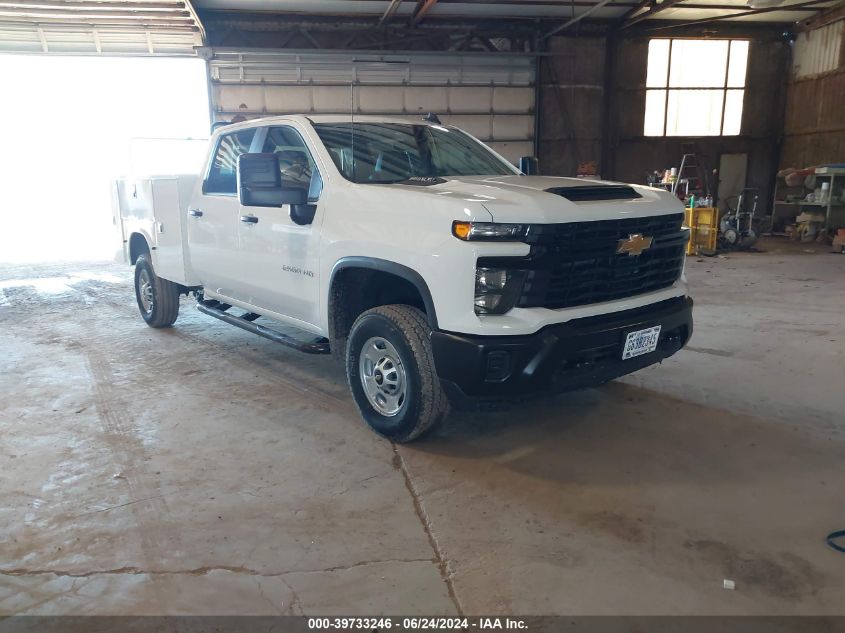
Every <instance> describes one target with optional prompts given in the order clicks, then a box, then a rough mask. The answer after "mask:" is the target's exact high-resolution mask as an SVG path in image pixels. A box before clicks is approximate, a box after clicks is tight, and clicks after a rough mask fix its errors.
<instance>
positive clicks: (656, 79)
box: [645, 40, 670, 88]
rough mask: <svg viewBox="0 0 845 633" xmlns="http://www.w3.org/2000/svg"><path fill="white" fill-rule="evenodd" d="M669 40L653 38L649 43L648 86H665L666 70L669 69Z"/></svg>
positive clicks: (646, 81)
mask: <svg viewBox="0 0 845 633" xmlns="http://www.w3.org/2000/svg"><path fill="white" fill-rule="evenodd" d="M669 41H670V40H651V41H650V42H649V43H648V71H647V72H646V79H645V85H646V87H647V88H665V87H666V71H667V70H668V69H669Z"/></svg>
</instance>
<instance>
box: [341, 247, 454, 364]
mask: <svg viewBox="0 0 845 633" xmlns="http://www.w3.org/2000/svg"><path fill="white" fill-rule="evenodd" d="M391 281H392V282H393V283H390V282H391ZM327 297H328V301H327V304H326V311H327V319H328V330H329V340H330V341H331V347H332V353H333V354H334V355H335V357H337V358H340V357H342V355H343V354H344V353H345V347H346V345H345V342H346V338H347V336H348V335H349V331H350V329H351V327H352V324H353V323H354V321H355V319H356V318H357V317H358V315H359V314H361V313H362V312H364V311H366V310H368V309H370V308H373V307H376V306H379V305H389V304H393V303H399V304H407V305H412V306H415V307H418V308H420V309H421V310H422V311H423V312H424V313H425V317H426V320H427V322H428V325H429V327H430V328H431V329H432V330H435V329H437V313H436V311H435V307H434V300H433V299H432V296H431V291H430V290H429V288H428V284H427V283H426V282H425V279H423V277H422V275H420V274H419V273H418V272H417V271H415V270H414V269H412V268H409V267H408V266H405V265H403V264H399V263H396V262H392V261H389V260H385V259H378V258H375V257H362V256H351V257H344V258H342V259H340V260H338V261H337V262H335V264H334V266H333V267H332V271H331V275H330V276H329V286H328V293H327Z"/></svg>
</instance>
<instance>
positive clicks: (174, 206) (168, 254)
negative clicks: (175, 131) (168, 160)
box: [151, 176, 199, 286]
mask: <svg viewBox="0 0 845 633" xmlns="http://www.w3.org/2000/svg"><path fill="white" fill-rule="evenodd" d="M151 180H152V196H153V204H154V207H153V218H154V224H153V235H154V237H153V239H154V240H155V259H154V262H153V265H154V266H155V272H156V275H158V276H159V277H162V278H164V279H168V280H170V281H175V282H176V283H180V284H182V285H184V286H194V285H197V284H198V283H199V280H198V279H197V278H196V276H195V275H194V272H193V270H192V268H191V262H190V258H189V254H188V248H187V229H188V217H187V214H186V213H185V211H186V209H187V208H188V204H189V202H190V199H191V194H192V192H193V188H194V184H195V183H196V180H197V178H196V176H173V177H169V176H168V177H156V178H152V179H151Z"/></svg>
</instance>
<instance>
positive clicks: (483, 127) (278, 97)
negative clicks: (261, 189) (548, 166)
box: [209, 49, 536, 161]
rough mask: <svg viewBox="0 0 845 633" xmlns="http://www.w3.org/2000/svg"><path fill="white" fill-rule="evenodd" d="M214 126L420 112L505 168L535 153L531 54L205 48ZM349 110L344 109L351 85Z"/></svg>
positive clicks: (416, 115) (412, 116) (416, 114)
mask: <svg viewBox="0 0 845 633" xmlns="http://www.w3.org/2000/svg"><path fill="white" fill-rule="evenodd" d="M209 72H210V75H211V85H212V107H213V110H214V116H215V119H216V120H222V121H228V120H230V119H231V118H232V117H233V116H235V115H237V114H243V115H244V116H246V117H248V118H251V117H256V116H270V115H276V114H346V113H349V112H350V109H351V108H354V112H355V114H362V115H365V114H373V115H384V116H395V117H399V118H406V119H416V118H419V117H420V116H422V115H424V114H425V113H427V112H435V113H437V114H438V116H439V117H440V119H441V120H442V121H443V123H445V124H447V125H455V126H458V127H460V128H463V129H465V130H467V131H468V132H470V133H471V134H473V135H474V136H477V137H478V138H480V139H481V140H483V141H484V142H486V143H488V144H489V145H490V146H491V147H493V148H494V149H495V150H496V151H498V152H500V153H502V154H503V155H504V156H506V157H507V158H508V159H510V160H514V161H516V160H517V159H518V158H519V157H520V156H526V155H531V154H532V153H533V151H534V150H533V148H534V112H535V104H534V100H535V94H534V85H535V80H536V78H535V76H534V75H535V72H534V60H533V58H532V57H530V56H525V55H510V54H498V53H497V54H489V53H482V54H475V53H464V54H460V53H455V54H424V53H413V54H408V55H373V54H360V55H356V56H354V58H353V57H352V56H350V55H349V54H347V53H335V52H316V51H312V52H298V53H293V52H287V51H266V52H264V51H237V50H235V51H232V50H221V49H214V50H213V53H212V55H211V59H210V61H209ZM353 83H354V84H355V103H354V106H353V104H352V90H351V86H352V84H353Z"/></svg>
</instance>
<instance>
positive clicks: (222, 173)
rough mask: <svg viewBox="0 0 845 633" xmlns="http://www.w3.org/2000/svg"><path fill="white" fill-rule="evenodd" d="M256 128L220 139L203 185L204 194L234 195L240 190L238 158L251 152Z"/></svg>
mask: <svg viewBox="0 0 845 633" xmlns="http://www.w3.org/2000/svg"><path fill="white" fill-rule="evenodd" d="M254 136H255V128H251V129H249V130H242V131H240V132H235V133H233V134H226V135H225V136H221V137H220V141H219V142H218V143H217V150H216V151H215V152H214V158H213V159H212V161H211V168H210V169H209V170H208V176H207V177H206V179H205V182H204V183H203V187H202V191H203V193H211V194H225V195H234V194H235V193H236V192H237V188H238V185H237V183H238V173H237V170H238V156H240V155H241V154H246V153H247V152H249V146H250V144H251V143H252V138H253V137H254Z"/></svg>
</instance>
